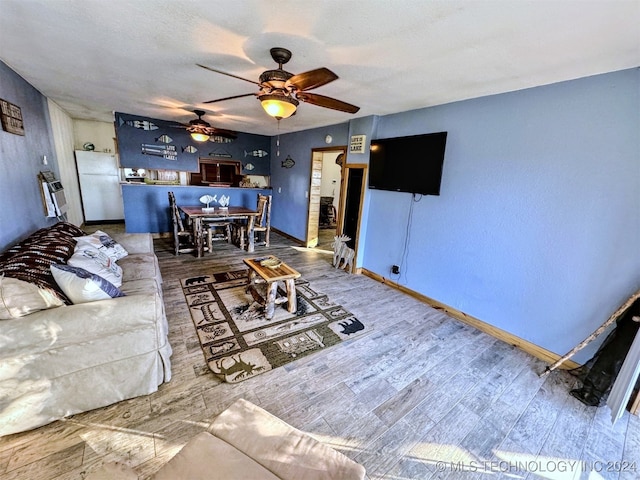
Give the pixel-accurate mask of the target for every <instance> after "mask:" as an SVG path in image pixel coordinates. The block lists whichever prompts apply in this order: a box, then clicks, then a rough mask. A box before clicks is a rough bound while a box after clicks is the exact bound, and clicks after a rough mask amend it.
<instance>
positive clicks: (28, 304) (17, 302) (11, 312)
mask: <svg viewBox="0 0 640 480" xmlns="http://www.w3.org/2000/svg"><path fill="white" fill-rule="evenodd" d="M62 305H64V302H63V301H62V300H61V299H60V298H58V297H57V296H56V295H55V293H53V292H52V291H51V290H48V289H46V288H40V287H38V286H37V285H35V284H33V283H29V282H25V281H23V280H18V279H17V278H8V277H5V276H4V275H1V276H0V320H10V319H12V318H19V317H24V316H25V315H29V314H30V313H33V312H37V311H39V310H46V309H48V308H54V307H60V306H62Z"/></svg>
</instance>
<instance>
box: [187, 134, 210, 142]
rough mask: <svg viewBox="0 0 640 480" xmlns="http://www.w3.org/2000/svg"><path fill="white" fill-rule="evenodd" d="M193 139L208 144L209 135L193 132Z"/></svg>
mask: <svg viewBox="0 0 640 480" xmlns="http://www.w3.org/2000/svg"><path fill="white" fill-rule="evenodd" d="M191 138H193V139H194V140H195V141H196V142H206V141H207V140H209V135H207V134H206V133H202V132H191Z"/></svg>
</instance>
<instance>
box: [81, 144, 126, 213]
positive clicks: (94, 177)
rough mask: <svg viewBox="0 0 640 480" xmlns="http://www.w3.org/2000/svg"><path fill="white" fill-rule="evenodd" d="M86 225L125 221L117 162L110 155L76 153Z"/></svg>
mask: <svg viewBox="0 0 640 480" xmlns="http://www.w3.org/2000/svg"><path fill="white" fill-rule="evenodd" d="M75 153H76V166H77V168H78V179H79V181H80V196H81V197H82V209H83V211H84V221H85V222H97V221H102V220H124V206H123V204H122V189H121V188H120V171H119V169H118V159H117V158H116V156H115V155H114V154H112V153H101V152H85V151H83V150H76V152H75Z"/></svg>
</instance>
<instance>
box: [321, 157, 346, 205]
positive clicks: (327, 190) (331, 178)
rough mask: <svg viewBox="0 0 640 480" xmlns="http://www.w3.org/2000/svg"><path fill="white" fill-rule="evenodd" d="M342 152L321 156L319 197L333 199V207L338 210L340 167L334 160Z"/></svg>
mask: <svg viewBox="0 0 640 480" xmlns="http://www.w3.org/2000/svg"><path fill="white" fill-rule="evenodd" d="M341 153H342V151H337V152H324V153H323V154H322V183H321V184H320V196H321V197H333V206H334V207H336V208H338V200H339V198H340V174H341V170H342V167H340V165H337V164H336V158H337V157H338V155H340V154H341Z"/></svg>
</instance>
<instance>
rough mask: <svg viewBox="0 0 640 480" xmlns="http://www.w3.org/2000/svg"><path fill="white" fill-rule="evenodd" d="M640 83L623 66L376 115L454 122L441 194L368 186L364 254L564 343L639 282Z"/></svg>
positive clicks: (554, 347)
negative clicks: (420, 194) (419, 195)
mask: <svg viewBox="0 0 640 480" xmlns="http://www.w3.org/2000/svg"><path fill="white" fill-rule="evenodd" d="M639 92H640V70H638V69H631V70H625V71H620V72H614V73H609V74H604V75H599V76H593V77H588V78H583V79H579V80H575V81H569V82H563V83H558V84H554V85H549V86H543V87H537V88H532V89H528V90H522V91H518V92H512V93H507V94H502V95H496V96H489V97H484V98H479V99H474V100H468V101H463V102H457V103H452V104H448V105H442V106H437V107H432V108H425V109H421V110H415V111H411V112H404V113H400V114H397V115H389V116H385V117H381V118H380V119H379V122H378V125H377V135H378V138H385V137H395V136H404V135H413V134H420V133H430V132H438V131H448V132H449V134H448V139H447V147H446V154H445V161H444V173H443V178H442V189H441V195H440V196H425V197H422V198H417V199H413V198H412V196H411V195H410V194H407V193H396V192H383V191H379V190H369V191H368V197H369V198H368V200H369V214H368V216H367V232H366V249H365V251H364V262H363V265H364V267H365V268H367V269H369V270H371V271H373V272H375V273H378V274H380V275H382V276H384V277H387V278H391V279H392V280H396V281H398V282H399V283H400V284H402V285H405V286H407V287H408V288H410V289H411V290H414V291H417V292H420V293H422V294H424V295H426V296H428V297H431V298H434V299H436V300H438V301H440V302H443V303H445V304H447V305H450V306H452V307H454V308H456V309H458V310H461V311H463V312H465V313H467V314H470V315H472V316H474V317H476V318H479V319H480V320H483V321H485V322H487V323H490V324H491V325H494V326H496V327H498V328H501V329H503V330H506V331H508V332H511V333H512V334H514V335H517V336H518V337H521V338H523V339H525V340H528V341H530V342H533V343H534V344H537V345H540V346H542V347H544V348H547V349H548V350H551V351H553V352H556V353H558V354H564V353H565V352H567V351H568V350H570V349H571V348H572V347H573V346H575V345H576V344H577V343H579V342H580V341H581V340H583V339H584V338H585V337H586V336H587V335H588V334H589V333H591V332H592V331H593V330H595V329H596V328H597V327H598V326H600V325H601V324H602V323H603V322H604V321H605V320H606V319H607V318H608V317H609V315H611V313H612V312H613V311H615V310H616V308H617V307H618V306H619V305H620V304H621V303H622V302H624V301H625V300H626V299H627V298H628V297H629V296H630V295H631V294H632V293H633V292H634V291H636V290H637V289H638V288H640V214H639V212H640V113H639V112H640V93H639ZM393 264H396V265H401V274H400V276H395V275H391V273H390V268H391V265H393ZM589 357H590V353H589V350H585V351H583V352H581V353H579V354H578V355H577V356H576V357H575V359H576V361H584V360H586V359H588V358H589Z"/></svg>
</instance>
